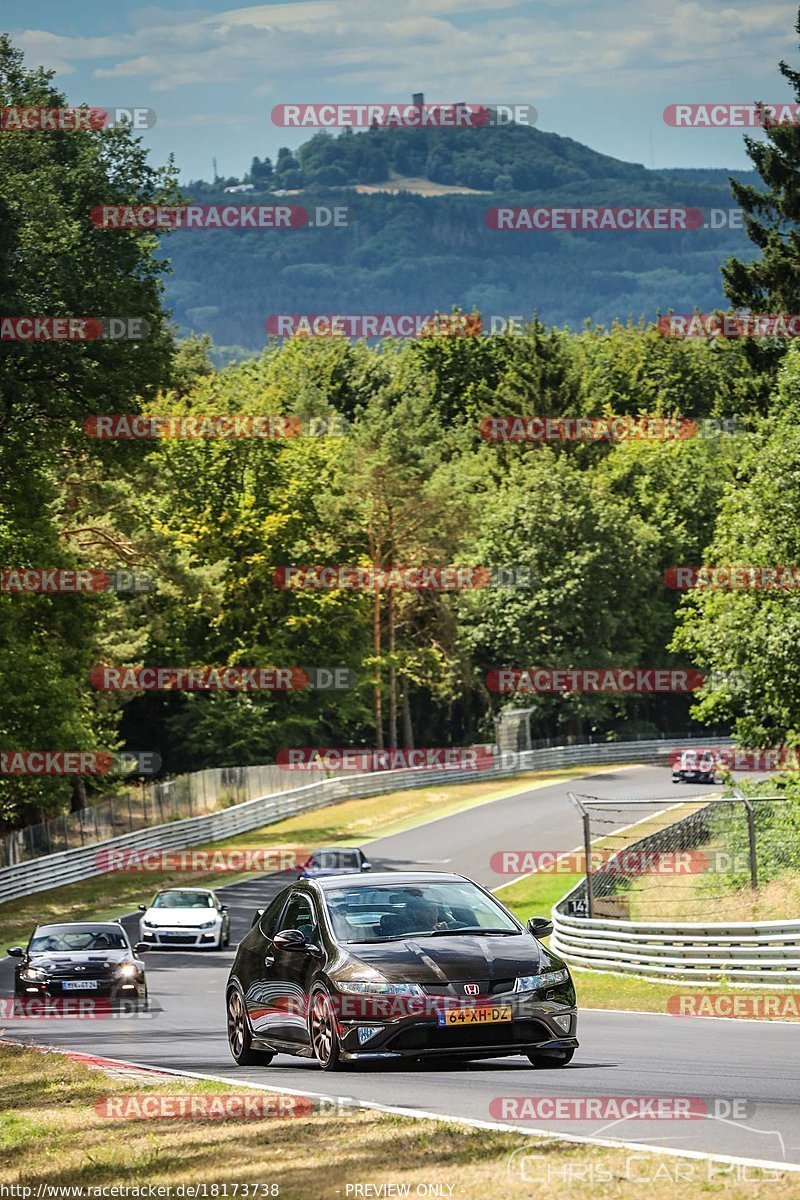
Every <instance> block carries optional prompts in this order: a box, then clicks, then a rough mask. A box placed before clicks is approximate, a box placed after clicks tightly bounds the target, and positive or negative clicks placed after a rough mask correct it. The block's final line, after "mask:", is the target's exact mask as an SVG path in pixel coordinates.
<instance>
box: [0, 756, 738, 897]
mask: <svg viewBox="0 0 800 1200" xmlns="http://www.w3.org/2000/svg"><path fill="white" fill-rule="evenodd" d="M693 740H694V739H685V738H684V739H672V740H658V741H649V742H610V743H605V744H602V745H600V744H598V745H589V746H559V747H554V748H552V749H548V750H527V751H523V752H522V753H519V754H503V755H499V756H498V759H497V763H496V765H495V766H494V767H492V768H490V769H487V770H480V771H475V770H451V769H447V768H446V769H440V770H428V769H427V768H413V769H406V770H401V771H386V772H382V771H379V772H373V773H371V774H369V775H357V776H352V777H349V778H341V777H340V778H337V779H326V780H323V781H321V782H317V783H310V784H307V785H306V786H305V787H299V788H298V787H296V786H295V788H294V789H293V790H291V791H288V790H287V791H286V792H278V793H275V794H273V795H269V796H262V797H258V798H256V799H254V800H248V801H246V802H245V803H244V804H236V805H233V806H232V807H231V808H227V809H222V810H220V811H217V812H212V813H204V814H202V815H201V816H197V817H188V818H186V819H185V820H182V821H171V822H170V823H169V824H166V825H154V826H151V827H150V828H148V829H143V830H139V831H137V832H135V833H129V834H124V835H122V836H121V837H117V838H112V839H109V840H108V841H104V842H98V843H95V844H94V845H92V846H85V847H82V848H79V849H76V850H66V851H63V852H61V853H58V854H49V855H47V856H45V857H42V858H36V859H32V860H31V861H30V862H22V863H16V864H15V865H13V866H10V867H6V868H4V869H3V870H0V903H2V902H3V901H6V900H14V899H17V898H18V897H20V896H27V895H30V894H32V893H34V892H43V891H47V890H48V889H49V888H53V887H59V886H60V885H62V884H66V883H75V882H77V881H79V880H82V879H91V878H93V877H94V876H96V875H102V874H104V868H103V866H102V865H101V863H102V860H101V862H100V863H99V862H98V859H100V851H107V850H111V849H137V850H154V849H158V850H183V849H188V848H189V847H191V846H199V845H204V844H205V843H207V842H217V841H221V840H222V839H223V838H228V837H233V836H234V835H235V834H238V833H247V832H248V831H249V830H251V829H258V828H259V827H260V826H262V825H270V824H274V823H275V822H276V821H281V820H283V819H284V818H285V817H289V816H294V815H295V814H296V813H299V812H305V811H306V810H308V809H313V808H323V807H325V806H326V805H328V804H335V803H337V801H340V800H347V799H351V798H358V797H365V796H378V795H382V794H384V793H385V792H394V791H398V790H401V789H405V788H417V787H428V786H430V785H431V784H441V783H462V782H468V781H471V782H474V781H475V780H478V779H485V778H487V777H490V778H508V777H510V776H512V775H516V774H519V773H520V772H522V771H531V770H550V769H552V768H559V767H565V768H567V767H574V766H584V765H585V766H609V765H612V764H613V763H620V762H630V761H631V760H635V761H636V762H658V761H661V760H662V759H664V758H666V757H667V756H668V755H669V754H670V753H671V752H672V751H674V750H681V749H685V748H686V747H687V746H691V745H692V743H693ZM697 743H698V744H700V745H703V746H714V745H719V746H727V745H729V744H730V738H704V739H702V740H701V739H697Z"/></svg>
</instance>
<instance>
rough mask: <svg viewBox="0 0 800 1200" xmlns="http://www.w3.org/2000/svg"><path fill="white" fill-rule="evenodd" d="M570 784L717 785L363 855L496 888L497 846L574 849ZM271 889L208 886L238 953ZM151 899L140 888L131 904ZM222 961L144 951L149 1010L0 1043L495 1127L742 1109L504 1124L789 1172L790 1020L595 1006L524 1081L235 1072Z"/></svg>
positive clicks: (415, 839)
mask: <svg viewBox="0 0 800 1200" xmlns="http://www.w3.org/2000/svg"><path fill="white" fill-rule="evenodd" d="M571 789H572V790H578V791H582V792H587V793H590V794H593V795H597V796H606V795H607V796H609V798H620V797H626V796H627V797H630V798H633V797H646V796H652V797H672V796H674V797H675V799H676V800H681V799H685V798H686V797H687V796H688V795H690V794H697V793H698V792H703V791H707V792H712V791H713V790H714V789H713V788H710V787H709V788H694V787H692V788H687V787H683V788H681V787H677V786H673V785H672V784H671V782H670V773H669V771H668V770H667V769H661V768H655V767H637V768H632V769H625V770H618V771H615V772H602V773H598V774H596V775H593V776H586V777H584V778H583V779H581V780H578V781H576V782H575V783H574V784H571V785H570V784H558V785H554V786H551V787H546V788H540V789H535V790H533V791H529V792H524V793H520V794H518V795H515V796H513V797H510V798H508V799H506V800H498V801H494V802H492V803H491V804H486V805H481V806H479V807H477V808H473V809H471V810H469V811H467V812H463V813H460V814H455V815H453V816H449V817H444V818H442V819H441V820H438V821H433V822H429V823H427V824H425V825H423V826H420V827H418V828H416V829H413V830H409V831H407V832H405V833H400V834H397V835H395V836H393V837H389V838H384V839H381V840H379V841H376V842H373V843H371V844H370V849H369V855H370V859H371V860H372V861H373V862H374V864H375V866H376V867H378V868H380V867H383V868H390V869H399V870H403V869H409V868H411V867H413V866H414V865H416V864H417V863H422V862H424V863H425V864H426V866H428V867H430V868H433V869H436V868H437V867H438V868H439V869H441V870H446V871H451V870H455V871H461V872H463V873H464V874H466V875H470V876H472V877H473V878H475V879H477V880H478V881H480V882H481V883H483V884H484V885H486V886H489V887H492V888H495V887H497V886H498V885H499V884H500V883H501V882H503V881H504V880H503V877H500V876H497V875H495V874H494V873H493V872H492V871H491V870H490V866H489V858H490V855H491V853H492V852H493V851H494V850H501V849H510V848H515V849H526V848H539V849H548V850H569V849H572V848H573V847H575V846H577V845H578V844H579V843H580V841H581V827H580V821H579V815H578V813H577V810H576V809H575V807H574V806H573V805H572V803H571V802H570V801H569V799H568V798H567V792H568V791H569V790H571ZM643 811H644V810H638V811H633V810H631V811H629V812H626V813H625V814H624V815H625V819H624V820H621V821H620V824H629V823H630V822H631V821H633V820H636V819H637V817H638V816H641V815H643ZM648 811H651V812H652V811H653V809H652V808H650V809H648ZM290 878H291V877H290ZM282 882H283V881H282V880H279V879H278V877H275V876H272V877H268V878H262V879H255V880H252V881H250V882H247V883H243V884H237V885H234V886H231V887H227V888H220V889H219V891H220V893H221V894H222V895H223V897H224V899H225V901H226V903H227V904H228V905H229V907H230V912H231V936H232V940H233V941H234V942H235V941H236V940H237V939H238V938H239V937H241V936H242V935H243V934H244V933H245V932H246V930H247V929H248V928H249V926H250V922H251V920H252V916H253V911H254V909H255V908H257V907H263V906H264V904H265V902H266V901H267V900H268V899H269V898H270V896H272V895H274V894H275V891H276V889H277V888H278V887H279V886H281V883H282ZM150 890H152V889H148V884H147V881H146V879H143V884H142V899H143V900H147V899H148V898H149V891H150ZM501 897H502V893H501ZM128 928H129V931H130V932H131V934H132V936H133V938H134V940H136V937H137V933H136V930H137V924H136V922H128ZM3 949H5V948H3ZM232 957H233V953H232V951H225V952H222V953H216V952H207V951H193V952H189V951H174V952H173V951H158V952H153V953H151V954H149V955H148V956H147V959H146V962H147V969H148V979H149V988H150V996H151V999H152V1000H153V1001H155V1002H156V1004H157V1011H155V1012H153V1013H148V1014H145V1015H143V1016H140V1017H128V1018H126V1019H122V1020H97V1021H77V1020H45V1021H42V1020H38V1021H35V1022H34V1021H30V1020H27V1021H25V1020H22V1019H19V1020H14V1021H9V1022H6V1024H5V1027H4V1029H3V1031H2V1036H3V1037H5V1038H9V1037H11V1038H14V1039H16V1040H31V1041H35V1042H39V1043H45V1044H49V1045H53V1046H56V1047H59V1046H63V1047H68V1048H70V1049H74V1050H81V1051H84V1052H86V1053H91V1054H98V1055H107V1056H108V1057H111V1058H118V1059H122V1060H126V1061H128V1062H136V1063H141V1064H143V1065H147V1066H153V1067H167V1068H170V1069H173V1070H185V1071H192V1072H199V1073H203V1074H210V1075H218V1076H224V1077H226V1078H228V1079H232V1078H236V1079H242V1080H252V1081H254V1082H257V1083H260V1084H264V1085H270V1084H272V1085H274V1086H276V1087H280V1088H281V1089H284V1090H289V1091H291V1090H295V1089H296V1090H297V1091H303V1092H307V1093H308V1092H311V1093H318V1094H320V1095H334V1094H335V1095H338V1096H347V1097H352V1098H357V1099H361V1100H366V1101H370V1102H373V1103H378V1104H384V1105H390V1106H397V1107H400V1108H409V1107H413V1108H414V1109H418V1110H421V1111H425V1112H429V1113H436V1114H441V1115H447V1116H455V1117H467V1118H472V1119H478V1120H482V1121H490V1120H492V1119H493V1117H492V1113H491V1112H490V1103H491V1101H492V1100H496V1099H497V1098H498V1097H504V1096H514V1097H537V1096H538V1097H560V1096H570V1097H584V1096H586V1097H604V1096H609V1097H629V1096H646V1097H696V1096H699V1097H704V1098H706V1099H709V1100H711V1099H713V1098H714V1097H719V1098H721V1099H723V1100H727V1101H733V1100H737V1099H740V1100H741V1099H744V1098H746V1099H747V1100H748V1102H749V1105H748V1110H747V1115H746V1116H745V1117H744V1119H739V1120H732V1119H730V1118H728V1117H727V1116H725V1115H723V1116H720V1117H708V1118H700V1119H695V1120H680V1121H679V1120H637V1121H624V1122H617V1123H615V1124H609V1123H608V1122H607V1121H603V1122H602V1123H601V1122H597V1121H594V1122H588V1121H550V1122H546V1121H542V1120H539V1119H537V1120H535V1121H531V1122H526V1121H517V1122H514V1121H513V1120H511V1118H509V1117H508V1116H507V1117H505V1121H506V1122H507V1123H509V1122H510V1123H515V1124H519V1125H520V1127H521V1128H536V1129H549V1130H552V1131H553V1132H555V1133H559V1132H560V1133H570V1134H581V1135H585V1136H592V1137H601V1138H603V1139H619V1140H621V1141H625V1142H628V1143H631V1142H638V1143H642V1144H646V1145H650V1146H661V1147H664V1148H667V1147H673V1148H677V1149H681V1150H691V1151H701V1152H703V1153H709V1154H725V1155H733V1156H741V1157H745V1158H752V1159H761V1160H766V1161H772V1162H776V1161H786V1162H787V1163H794V1164H800V1087H798V1065H800V1055H798V1050H797V1044H798V1033H799V1032H800V1028H798V1026H797V1025H794V1026H790V1025H789V1024H786V1023H780V1022H757V1021H725V1020H715V1019H705V1018H696V1017H685V1018H679V1017H673V1016H668V1015H661V1014H647V1013H641V1014H638V1013H629V1012H613V1011H600V1010H595V1011H589V1012H583V1013H582V1014H581V1015H580V1019H579V1030H578V1036H579V1038H580V1041H581V1048H580V1049H579V1050H578V1052H577V1054H576V1056H575V1059H574V1061H573V1062H572V1064H571V1065H570V1066H568V1067H566V1068H564V1069H561V1070H557V1069H556V1070H533V1069H532V1068H531V1067H530V1066H529V1065H528V1062H527V1059H523V1058H508V1059H495V1060H484V1061H482V1062H478V1063H474V1064H472V1065H467V1066H463V1065H458V1066H455V1065H453V1066H450V1065H445V1064H443V1063H436V1062H432V1063H428V1064H422V1065H418V1064H414V1065H413V1066H412V1065H406V1064H403V1063H402V1062H400V1063H399V1064H395V1063H394V1062H389V1063H383V1064H380V1065H378V1064H368V1065H367V1064H365V1065H363V1066H362V1065H359V1066H358V1067H351V1068H349V1069H348V1070H346V1071H344V1072H342V1073H339V1074H335V1075H323V1073H322V1072H321V1071H320V1070H319V1069H318V1067H317V1066H316V1064H315V1063H313V1062H311V1061H307V1060H304V1059H296V1058H290V1057H284V1056H277V1057H276V1058H275V1059H274V1061H273V1063H272V1065H271V1066H269V1067H266V1068H264V1067H261V1068H258V1067H255V1068H253V1067H250V1068H240V1067H236V1066H235V1064H234V1063H233V1060H232V1059H231V1058H230V1056H229V1053H228V1048H227V1042H226V1036H225V1010H224V987H225V981H226V978H227V974H228V970H229V967H230V963H231V961H232ZM12 972H13V964H12V962H11V960H8V959H6V960H4V961H2V962H0V993H2V994H3V995H5V996H8V995H10V994H11V992H12V987H13V973H12ZM676 990H678V988H677V987H676ZM578 1001H579V1004H580V993H579V995H578Z"/></svg>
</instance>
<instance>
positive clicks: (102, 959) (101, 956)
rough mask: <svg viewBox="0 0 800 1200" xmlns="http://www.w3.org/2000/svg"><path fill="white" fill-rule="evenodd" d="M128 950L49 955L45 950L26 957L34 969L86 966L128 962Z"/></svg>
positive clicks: (129, 956)
mask: <svg viewBox="0 0 800 1200" xmlns="http://www.w3.org/2000/svg"><path fill="white" fill-rule="evenodd" d="M132 957H133V955H132V953H131V951H130V950H74V951H72V952H70V953H60V954H49V953H48V952H47V951H46V950H42V951H34V953H33V954H30V955H29V956H28V959H29V961H30V963H31V964H32V965H33V966H34V967H68V966H71V965H79V966H86V965H87V964H89V963H91V964H95V963H118V962H123V961H130V959H131V958H132Z"/></svg>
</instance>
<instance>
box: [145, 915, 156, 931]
mask: <svg viewBox="0 0 800 1200" xmlns="http://www.w3.org/2000/svg"><path fill="white" fill-rule="evenodd" d="M142 924H143V925H144V927H145V928H146V929H158V925H157V924H156V922H155V921H148V920H147V918H146V917H145V919H144V920H143V921H142Z"/></svg>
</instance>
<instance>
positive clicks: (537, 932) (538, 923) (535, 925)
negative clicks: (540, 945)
mask: <svg viewBox="0 0 800 1200" xmlns="http://www.w3.org/2000/svg"><path fill="white" fill-rule="evenodd" d="M526 929H527V930H528V933H532V934H533V936H534V937H535V938H539V939H540V940H541V938H546V937H550V934H551V933H552V932H553V922H552V921H551V920H550V918H549V917H531V919H530V920H529V921H528V922H526Z"/></svg>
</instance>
